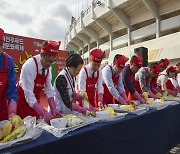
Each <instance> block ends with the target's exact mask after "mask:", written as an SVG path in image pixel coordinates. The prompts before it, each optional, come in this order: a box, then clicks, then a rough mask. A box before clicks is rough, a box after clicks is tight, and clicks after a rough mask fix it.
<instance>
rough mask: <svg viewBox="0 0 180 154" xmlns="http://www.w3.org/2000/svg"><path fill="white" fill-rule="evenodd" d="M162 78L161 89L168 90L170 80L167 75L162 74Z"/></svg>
mask: <svg viewBox="0 0 180 154" xmlns="http://www.w3.org/2000/svg"><path fill="white" fill-rule="evenodd" d="M160 80H161V89H162V90H166V89H167V86H166V82H167V80H168V78H167V76H165V75H161V78H160Z"/></svg>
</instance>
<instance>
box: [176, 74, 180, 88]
mask: <svg viewBox="0 0 180 154" xmlns="http://www.w3.org/2000/svg"><path fill="white" fill-rule="evenodd" d="M176 80H177V81H178V85H179V86H180V73H178V75H177V78H176Z"/></svg>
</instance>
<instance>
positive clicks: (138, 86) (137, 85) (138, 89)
mask: <svg viewBox="0 0 180 154" xmlns="http://www.w3.org/2000/svg"><path fill="white" fill-rule="evenodd" d="M145 80H146V83H148V81H149V77H146V79H145ZM134 87H135V89H136V91H137V92H138V93H139V94H142V90H141V87H140V84H139V81H136V80H135V81H134Z"/></svg>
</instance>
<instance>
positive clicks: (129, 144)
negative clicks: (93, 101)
mask: <svg viewBox="0 0 180 154" xmlns="http://www.w3.org/2000/svg"><path fill="white" fill-rule="evenodd" d="M178 143H180V104H179V105H174V106H168V107H167V108H165V109H162V110H159V111H156V110H150V111H148V112H147V113H145V114H143V115H126V117H125V118H123V119H119V120H117V121H111V122H101V123H100V122H98V123H94V124H91V125H89V126H86V127H83V128H81V129H78V130H75V131H73V132H70V133H68V134H67V135H65V136H63V137H61V138H56V137H54V136H53V135H51V134H50V133H48V132H43V133H42V135H41V136H40V137H39V138H37V139H36V140H34V141H32V142H29V143H25V144H21V145H17V146H15V147H9V148H6V149H3V150H0V153H23V154H28V153H30V154H32V153H34V154H35V153H36V154H40V153H43V154H46V153H48V154H51V153H52V154H56V153H61V154H72V153H75V154H76V153H78V154H81V153H82V154H84V153H85V154H165V153H166V152H168V151H169V150H170V149H171V148H172V147H174V146H176V145H177V144H178Z"/></svg>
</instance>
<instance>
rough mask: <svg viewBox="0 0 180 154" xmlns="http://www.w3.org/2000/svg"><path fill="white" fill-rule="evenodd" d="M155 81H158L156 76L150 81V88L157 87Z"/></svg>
mask: <svg viewBox="0 0 180 154" xmlns="http://www.w3.org/2000/svg"><path fill="white" fill-rule="evenodd" d="M157 79H158V75H157V76H155V77H153V79H152V80H151V85H152V87H154V88H156V87H157Z"/></svg>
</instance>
